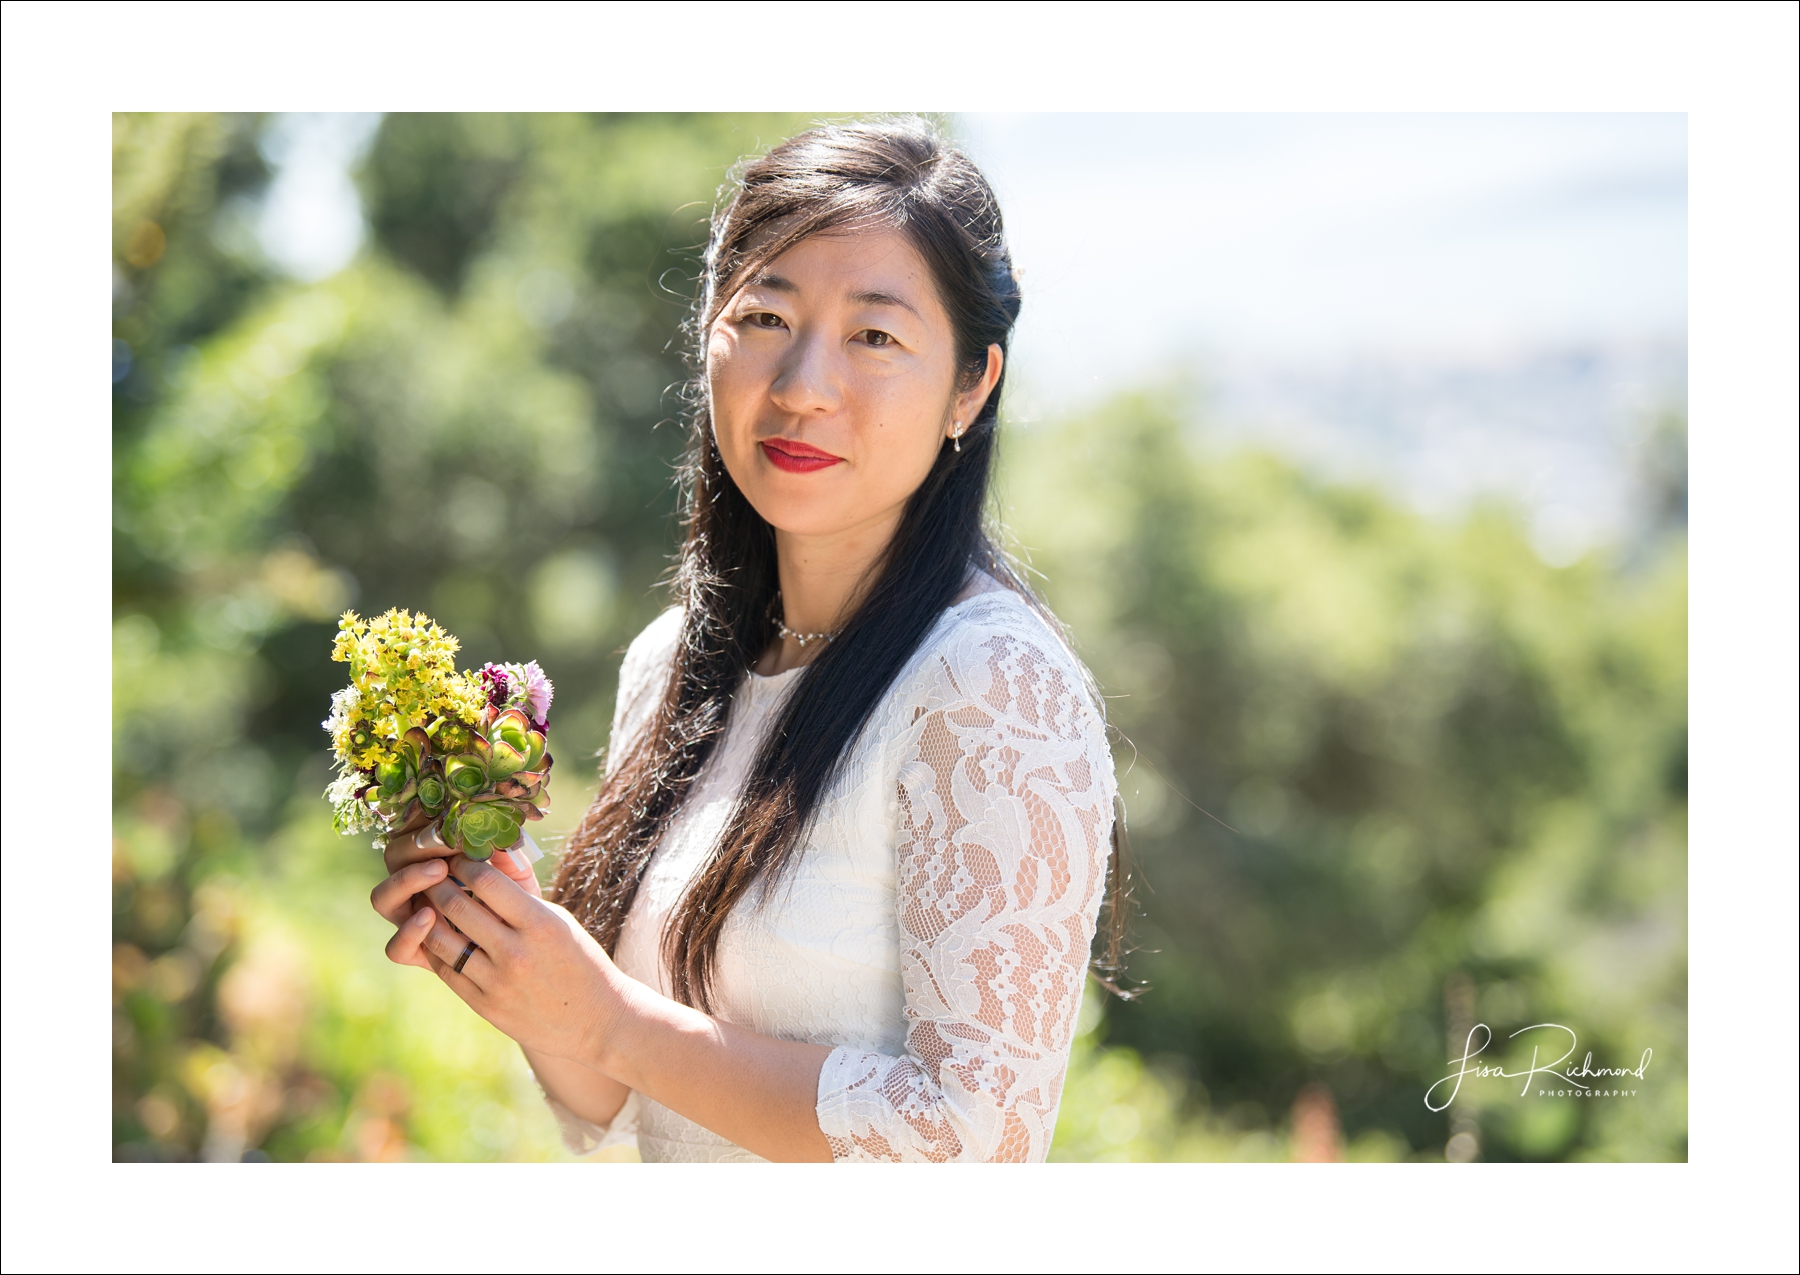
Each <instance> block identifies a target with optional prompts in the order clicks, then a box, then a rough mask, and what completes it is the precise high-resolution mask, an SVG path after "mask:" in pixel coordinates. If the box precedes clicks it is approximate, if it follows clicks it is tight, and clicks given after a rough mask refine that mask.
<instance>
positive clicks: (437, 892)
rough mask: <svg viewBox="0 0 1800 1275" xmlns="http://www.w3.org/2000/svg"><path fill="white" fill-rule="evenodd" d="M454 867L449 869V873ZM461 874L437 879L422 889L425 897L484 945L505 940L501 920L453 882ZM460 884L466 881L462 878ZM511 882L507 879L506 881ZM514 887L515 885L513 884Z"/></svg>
mask: <svg viewBox="0 0 1800 1275" xmlns="http://www.w3.org/2000/svg"><path fill="white" fill-rule="evenodd" d="M455 871H456V870H455V868H454V867H453V868H452V869H451V872H452V874H454V873H455ZM459 879H460V878H456V877H454V875H453V877H452V879H451V880H449V881H440V882H438V883H437V884H436V885H434V886H431V887H430V888H428V889H427V890H426V891H425V897H426V898H428V899H430V900H431V903H432V906H434V907H435V908H437V910H438V912H439V913H440V914H442V916H443V917H444V919H445V920H447V921H449V922H450V923H451V924H452V925H454V926H455V927H456V928H457V929H459V930H461V931H462V932H463V933H464V934H466V935H468V936H469V937H470V938H472V939H474V940H475V941H476V942H477V943H479V944H481V945H482V946H483V947H487V948H497V947H499V946H500V945H501V944H502V943H504V942H506V941H507V938H508V935H509V930H508V928H507V926H506V924H505V923H504V922H502V921H501V919H500V918H499V917H497V916H495V915H494V914H493V913H492V912H490V911H488V910H487V908H485V907H483V906H482V905H481V904H480V903H478V902H476V901H475V900H474V899H471V898H470V897H469V896H468V895H466V894H464V893H463V892H462V890H461V889H459V888H458V886H457V885H456V881H457V880H459ZM463 884H465V885H466V884H467V882H464V883H463ZM509 884H510V883H509ZM512 888H513V889H515V890H516V889H518V887H517V886H513V887H512Z"/></svg>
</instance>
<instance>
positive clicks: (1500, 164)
mask: <svg viewBox="0 0 1800 1275" xmlns="http://www.w3.org/2000/svg"><path fill="white" fill-rule="evenodd" d="M957 124H958V130H959V132H960V133H961V135H962V136H963V138H964V139H965V141H966V143H967V145H968V146H969V148H970V150H971V151H972V153H973V154H974V155H975V157H976V159H977V160H978V161H979V162H980V163H981V164H982V166H983V168H984V170H985V171H986V172H987V174H988V176H989V179H990V180H991V181H992V182H993V183H994V185H995V187H996V189H997V191H998V193H999V195H1000V199H1001V205H1002V207H1003V208H1004V210H1005V212H1006V217H1007V226H1008V232H1009V235H1010V237H1011V239H1012V244H1013V250H1014V257H1015V260H1016V261H1017V263H1018V264H1019V265H1020V266H1021V267H1022V268H1023V269H1024V271H1025V279H1024V282H1025V288H1026V307H1025V311H1024V315H1023V317H1022V319H1021V322H1020V327H1019V333H1018V338H1017V340H1018V348H1017V366H1018V367H1019V368H1020V370H1021V371H1022V372H1023V373H1024V374H1025V379H1027V380H1029V381H1030V382H1031V383H1032V384H1033V385H1034V386H1035V387H1036V388H1037V389H1038V390H1039V391H1048V392H1052V393H1054V394H1055V395H1057V396H1058V397H1063V396H1067V395H1071V394H1073V395H1077V396H1083V397H1085V394H1084V391H1085V392H1092V391H1102V390H1105V389H1107V388H1110V387H1112V386H1115V385H1118V384H1122V383H1129V382H1131V381H1134V380H1136V379H1138V378H1139V377H1141V376H1142V375H1143V373H1144V372H1145V371H1147V370H1149V369H1153V368H1161V367H1166V366H1168V365H1170V364H1171V362H1179V361H1182V360H1184V359H1185V358H1186V357H1187V356H1189V355H1193V354H1196V353H1201V352H1205V351H1215V352H1219V353H1225V354H1234V355H1258V356H1267V355H1275V356H1279V357H1280V358H1282V359H1302V358H1316V357H1320V356H1327V355H1347V354H1353V353H1358V354H1387V353H1394V352H1401V351H1405V352H1410V353H1415V354H1431V355H1434V356H1443V355H1462V354H1467V353H1470V352H1475V351H1483V352H1491V351H1492V350H1494V349H1495V348H1496V347H1542V346H1545V345H1552V344H1554V345H1569V344H1593V343H1617V342H1621V341H1631V340H1635V339H1642V338H1646V337H1648V338H1674V339H1680V338H1682V337H1683V335H1684V334H1685V331H1686V325H1687V121H1686V118H1685V117H1684V116H1680V115H1342V114H1341V115H1248V114H1243V115H1122V114H1121V115H1013V116H1006V115H971V116H963V117H960V118H959V119H958V121H957Z"/></svg>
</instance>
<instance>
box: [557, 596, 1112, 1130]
mask: <svg viewBox="0 0 1800 1275" xmlns="http://www.w3.org/2000/svg"><path fill="white" fill-rule="evenodd" d="M679 626H680V613H679V612H678V611H668V612H665V613H664V614H663V615H662V616H661V617H660V618H659V619H657V620H656V621H654V622H653V623H652V624H651V625H650V626H649V627H648V628H646V629H645V630H644V632H643V633H642V634H640V635H639V636H638V638H637V640H636V641H634V642H633V643H632V644H631V647H630V650H629V651H628V652H627V653H626V656H625V663H624V667H623V669H622V670H621V672H620V679H619V699H618V708H617V709H616V711H615V713H614V717H613V741H614V748H613V749H612V755H613V756H615V757H617V756H619V755H621V754H622V753H623V751H624V747H625V745H626V744H627V742H628V741H629V740H630V739H631V738H632V737H633V735H634V733H635V732H636V731H638V730H641V729H642V728H643V726H644V724H645V723H646V721H647V720H648V718H649V715H650V712H651V710H652V708H653V707H654V703H655V697H656V695H657V693H658V692H659V691H660V690H661V688H662V686H663V683H664V678H665V676H666V674H667V670H668V666H669V660H670V658H671V656H672V653H673V648H674V643H675V641H676V638H677V635H678V631H679ZM802 672H803V670H801V669H795V670H792V671H790V672H787V673H782V674H779V675H777V676H774V677H758V676H755V675H751V676H749V677H748V678H746V680H745V684H744V686H743V687H741V688H740V689H739V691H738V694H737V696H736V699H735V700H734V702H733V706H732V711H731V717H730V721H729V723H728V725H727V729H726V733H725V736H724V738H723V740H722V741H721V743H720V746H719V747H718V749H717V750H716V751H715V753H714V755H713V757H712V758H711V760H710V761H709V763H708V765H707V767H706V769H705V770H704V771H703V772H702V773H701V775H700V776H699V778H698V779H697V780H696V782H695V786H694V788H693V790H692V791H691V792H690V794H689V797H688V800H687V801H686V803H685V804H684V806H683V808H682V810H681V811H680V812H679V814H678V815H677V816H676V818H675V820H674V821H673V822H672V823H671V825H670V827H669V830H668V832H667V834H666V835H665V837H664V840H663V842H662V844H661V845H660V846H659V847H658V849H657V851H656V854H655V856H654V857H653V858H652V860H651V862H650V866H649V868H648V869H647V870H646V872H645V875H644V879H643V883H642V885H641V887H640V888H639V891H638V894H637V898H636V901H635V902H634V904H633V907H632V911H631V914H630V916H629V917H628V919H627V921H626V924H625V927H624V931H623V933H622V935H621V936H620V940H619V944H618V951H617V953H616V954H615V955H616V960H617V962H618V965H619V968H620V969H622V970H623V971H624V972H625V973H627V974H629V975H631V976H632V977H633V978H636V979H638V980H640V981H641V982H644V983H646V984H649V985H650V986H652V987H656V988H658V989H659V990H661V991H662V992H663V993H664V994H665V995H667V994H668V993H669V990H670V982H669V978H668V973H667V971H666V969H665V968H664V966H663V963H662V959H661V956H660V952H659V943H658V940H659V936H660V934H661V930H662V926H663V923H664V921H665V920H666V919H667V917H668V916H669V914H670V912H671V911H672V910H673V908H674V907H675V905H676V903H677V902H678V901H679V899H680V898H681V895H682V893H683V891H684V890H685V889H686V887H687V884H688V882H689V881H690V880H691V879H692V877H693V875H694V873H695V872H696V871H697V870H698V868H699V867H700V866H701V864H702V863H704V862H705V860H706V858H707V857H708V855H710V854H711V852H712V850H713V847H714V845H715V843H716V842H717V840H718V836H719V833H720V831H721V830H722V828H723V826H724V822H725V820H726V818H727V817H728V816H729V814H730V812H731V809H732V806H733V803H734V802H735V800H736V797H737V795H738V792H739V790H740V789H741V787H742V784H743V780H744V777H745V775H746V773H747V769H748V767H749V764H750V761H751V758H752V756H753V755H754V753H755V751H756V747H757V744H758V743H759V741H760V739H761V737H762V734H763V732H764V731H765V730H766V728H767V726H768V723H769V721H770V719H771V717H772V715H773V714H774V712H775V710H776V708H777V706H778V705H779V704H780V703H781V701H782V699H783V698H784V697H785V696H786V694H787V693H788V692H789V690H790V688H791V687H792V686H793V685H794V683H795V681H796V679H797V678H799V677H800V676H801V675H802ZM1114 790H1115V781H1114V777H1113V768H1112V758H1111V755H1110V752H1109V750H1108V748H1107V743H1106V734H1105V724H1104V722H1103V721H1102V720H1101V718H1100V716H1099V714H1098V713H1097V712H1096V711H1095V709H1094V707H1093V705H1092V704H1091V703H1090V702H1089V701H1088V698H1087V695H1086V692H1085V690H1084V687H1083V682H1082V677H1081V671H1080V666H1079V665H1078V664H1077V662H1076V659H1075V656H1074V655H1073V654H1072V653H1071V652H1070V651H1069V650H1068V649H1067V647H1066V646H1065V645H1064V644H1063V642H1062V641H1061V639H1060V638H1059V637H1058V636H1057V635H1056V634H1055V633H1054V632H1053V631H1052V630H1051V628H1050V626H1049V625H1047V624H1046V623H1045V622H1044V621H1043V620H1042V619H1041V618H1040V617H1039V616H1038V615H1037V614H1036V613H1035V612H1033V611H1032V610H1031V609H1030V607H1028V606H1027V605H1026V604H1025V603H1024V602H1023V601H1022V600H1021V599H1020V598H1019V597H1018V595H1016V594H1014V593H1012V592H1010V591H1007V590H996V591H991V592H986V593H980V594H977V595H975V596H974V597H971V598H968V599H966V600H964V601H962V602H960V603H958V604H957V605H955V606H953V607H951V608H950V609H949V610H948V611H946V612H945V614H944V615H943V617H942V618H941V619H940V620H939V621H938V624H937V625H936V627H935V628H934V629H933V630H932V632H931V633H930V635H929V636H928V637H927V638H926V640H925V641H924V642H923V643H922V644H921V646H920V648H919V650H918V652H917V653H916V654H915V655H914V657H913V659H912V661H911V662H910V663H909V664H908V666H907V667H906V668H905V669H904V670H903V671H902V673H901V675H900V676H899V678H898V679H897V680H896V682H895V684H894V686H893V688H892V689H891V690H890V691H889V693H888V695H887V697H886V698H885V700H884V701H883V702H882V704H881V705H880V707H879V708H878V709H877V710H876V713H875V716H874V717H873V718H872V719H871V721H870V723H869V726H868V728H867V729H866V730H865V731H864V733H863V735H862V736H861V738H860V740H859V741H858V742H857V744H856V745H855V746H854V747H853V750H852V753H851V756H850V758H849V764H848V765H847V766H846V767H845V768H844V770H843V772H842V773H841V776H840V778H839V779H838V780H837V781H836V783H835V784H834V785H833V786H832V788H831V789H830V790H829V791H828V793H827V794H826V797H825V799H824V801H823V802H822V803H821V805H820V807H819V810H818V814H817V817H816V818H815V819H814V820H813V823H812V825H811V827H810V829H809V831H808V833H807V835H806V837H805V840H804V843H803V845H802V847H801V850H800V853H799V854H798V855H797V857H796V859H795V860H794V861H792V862H791V863H790V865H789V868H788V870H787V872H786V873H785V874H784V875H783V876H782V878H781V879H780V881H779V883H778V884H777V885H776V886H775V887H774V889H773V890H772V891H770V892H769V893H767V894H766V895H765V896H762V897H759V896H758V895H757V894H756V893H755V892H753V893H752V894H751V895H750V896H748V897H746V898H745V900H744V901H743V902H741V903H740V904H739V905H738V906H737V907H736V909H734V910H733V912H732V913H731V916H730V918H729V920H728V921H727V923H726V927H725V930H724V932H723V934H722V935H721V937H720V942H719V948H718V963H717V967H716V973H715V982H714V1013H716V1014H717V1015H718V1016H719V1017H721V1018H724V1019H726V1020H728V1021H730V1022H733V1023H737V1024H739V1025H741V1026H745V1027H749V1028H752V1029H754V1030H756V1031H758V1032H761V1033H763V1034H765V1035H769V1036H774V1037H778V1038H780V1039H783V1040H804V1041H812V1042H816V1043H819V1044H826V1045H832V1046H835V1048H834V1049H833V1050H832V1053H831V1055H830V1057H829V1058H828V1059H827V1060H826V1063H825V1067H824V1070H823V1071H822V1072H821V1073H820V1075H819V1094H818V1117H819V1127H820V1128H821V1129H822V1130H823V1131H824V1133H825V1136H826V1138H827V1139H828V1140H829V1142H830V1145H831V1151H832V1155H833V1157H834V1158H836V1159H838V1160H935V1161H945V1160H970V1161H976V1160H979V1161H987V1160H1042V1159H1044V1158H1045V1156H1046V1155H1047V1154H1048V1152H1049V1149H1050V1136H1051V1132H1052V1130H1053V1129H1054V1127H1055V1123H1056V1109H1057V1104H1058V1102H1059V1100H1060V1099H1061V1096H1062V1084H1063V1075H1064V1073H1065V1071H1066V1070H1067V1067H1068V1059H1069V1044H1070V1040H1071V1038H1072V1035H1073V1032H1074V1027H1075V1018H1076V1015H1077V1012H1078V1010H1079V1008H1080V1004H1081V995H1082V990H1083V986H1084V984H1085V981H1086V971H1087V962H1088V952H1089V945H1090V943H1091V941H1092V939H1093V935H1094V927H1095V924H1096V920H1097V915H1098V912H1099V909H1100V904H1101V895H1102V892H1103V890H1104V888H1105V883H1106V866H1107V856H1108V851H1109V849H1110V844H1111V843H1110V837H1111V832H1112V819H1113V794H1114ZM551 1106H552V1108H553V1109H555V1110H556V1113H557V1116H558V1119H559V1120H560V1121H561V1123H562V1126H563V1132H564V1137H565V1139H566V1140H567V1142H568V1144H569V1146H570V1149H571V1150H573V1151H576V1152H577V1153H586V1152H590V1151H593V1150H596V1149H598V1148H599V1147H601V1146H606V1145H609V1144H613V1143H617V1142H622V1141H626V1140H629V1139H631V1138H635V1139H636V1141H637V1146H638V1150H639V1153H640V1154H641V1155H642V1157H643V1158H644V1159H645V1160H757V1159H759V1158H760V1157H758V1156H755V1155H752V1154H751V1153H750V1152H748V1151H745V1150H743V1149H742V1148H740V1147H737V1146H735V1145H734V1144H732V1143H730V1142H728V1141H726V1140H725V1139H724V1138H721V1137H719V1136H718V1135H717V1134H714V1133H712V1132H711V1131H709V1130H707V1129H705V1128H703V1127H701V1126H700V1125H698V1124H695V1123H694V1122H693V1121H691V1120H688V1119H686V1118H685V1117H683V1116H680V1115H677V1114H676V1113H675V1112H673V1111H671V1110H669V1109H668V1108H667V1107H663V1106H661V1105H659V1104H657V1103H655V1102H653V1101H650V1100H649V1099H647V1098H643V1097H641V1096H640V1095H638V1094H636V1093H634V1094H632V1095H631V1097H630V1098H629V1099H627V1101H626V1104H625V1107H624V1108H623V1109H622V1110H621V1111H620V1113H619V1115H618V1116H617V1117H615V1118H614V1120H613V1121H612V1123H611V1125H610V1127H607V1128H599V1127H596V1126H594V1125H592V1124H589V1123H587V1122H586V1121H583V1120H581V1119H579V1118H578V1117H576V1116H575V1115H574V1114H573V1113H571V1112H569V1111H568V1110H567V1109H566V1108H564V1107H562V1106H561V1104H559V1103H555V1102H552V1103H551Z"/></svg>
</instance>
